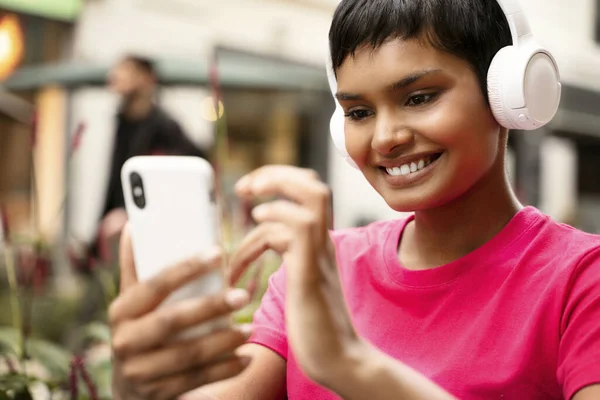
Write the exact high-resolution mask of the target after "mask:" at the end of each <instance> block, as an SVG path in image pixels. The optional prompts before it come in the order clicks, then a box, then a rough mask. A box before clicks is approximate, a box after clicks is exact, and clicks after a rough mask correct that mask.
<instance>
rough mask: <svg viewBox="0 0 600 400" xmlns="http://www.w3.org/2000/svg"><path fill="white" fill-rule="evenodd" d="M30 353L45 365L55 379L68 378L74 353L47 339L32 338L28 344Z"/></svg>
mask: <svg viewBox="0 0 600 400" xmlns="http://www.w3.org/2000/svg"><path fill="white" fill-rule="evenodd" d="M27 350H28V352H29V355H30V356H31V357H32V358H33V359H35V360H36V361H38V362H39V363H40V364H41V365H43V366H44V367H45V368H46V369H47V370H48V373H49V374H50V376H51V378H52V379H53V380H59V381H60V380H66V379H67V377H68V376H69V366H70V362H71V359H72V357H73V356H72V354H70V353H69V352H68V351H66V350H64V349H62V348H61V347H59V346H57V345H55V344H53V343H50V342H48V341H45V340H40V339H31V340H30V341H29V343H28V344H27Z"/></svg>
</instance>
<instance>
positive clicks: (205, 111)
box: [200, 96, 225, 122]
mask: <svg viewBox="0 0 600 400" xmlns="http://www.w3.org/2000/svg"><path fill="white" fill-rule="evenodd" d="M215 108H216V107H215V100H214V99H213V97H212V96H209V97H207V98H205V99H204V100H202V104H201V105H200V113H201V114H200V115H201V116H202V118H203V119H205V120H207V121H211V122H214V121H216V120H217V112H216V110H215ZM224 112H225V108H224V106H223V102H221V101H219V117H218V118H221V117H222V116H223V114H224Z"/></svg>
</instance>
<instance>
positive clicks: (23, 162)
mask: <svg viewBox="0 0 600 400" xmlns="http://www.w3.org/2000/svg"><path fill="white" fill-rule="evenodd" d="M80 7H81V1H80V0H35V1H34V0H0V87H2V88H1V89H0V201H1V203H2V205H3V206H4V207H5V208H6V209H7V212H8V214H9V217H10V220H11V225H13V227H14V228H16V229H17V230H19V231H23V230H27V229H29V228H32V229H36V230H37V229H38V228H41V229H42V230H44V226H41V227H32V226H31V224H30V222H31V220H30V218H31V216H32V215H33V213H32V211H33V210H34V209H35V211H36V212H37V213H38V214H39V215H40V223H41V225H44V224H46V225H48V224H49V220H50V219H55V215H56V214H57V213H59V212H60V202H61V201H60V200H58V197H60V195H58V194H56V193H58V192H60V188H61V185H62V171H63V169H62V165H61V163H59V162H57V161H58V160H59V159H60V158H61V154H62V150H63V149H62V147H61V143H62V140H61V139H62V138H61V135H62V132H63V126H62V123H63V122H64V121H63V120H64V118H62V115H61V114H62V113H63V110H64V104H63V102H62V101H63V96H62V93H61V91H60V89H57V88H52V87H35V88H34V87H32V88H25V89H23V90H19V91H16V92H15V91H10V92H9V91H8V90H7V88H6V87H4V86H5V85H4V82H6V80H7V79H10V77H11V76H13V73H17V74H18V73H19V71H20V70H21V69H22V68H28V67H30V66H34V65H36V66H37V65H44V64H48V63H54V62H57V61H59V60H62V59H64V58H66V57H68V56H69V51H70V46H69V45H70V41H71V38H72V37H71V35H72V31H73V21H74V20H75V18H76V16H77V13H78V11H79V9H80ZM15 70H16V72H15ZM34 116H35V118H34ZM34 120H35V121H36V124H35V125H36V127H37V128H36V129H35V133H36V134H35V135H33V132H34V129H33V125H32V122H33V121H34ZM33 136H35V138H34V137H33ZM34 142H35V146H33V145H34ZM32 148H35V151H32ZM57 150H58V152H57ZM33 160H35V163H33V162H32V161H33ZM32 165H36V170H37V171H36V174H33V171H32ZM34 175H35V176H36V179H35V180H34V179H33V177H34ZM34 182H35V184H36V187H35V190H36V191H37V192H38V193H39V196H38V199H40V198H43V199H44V202H43V203H42V202H38V203H37V204H35V205H34V204H31V199H32V196H31V193H32V190H33V184H34ZM44 204H46V206H45V205H44ZM51 207H52V208H53V210H52V211H51V212H50V211H49V210H50V208H51ZM51 213H52V214H53V217H54V218H53V217H50V216H49V215H50V214H51ZM44 233H45V234H46V233H47V234H50V235H51V234H52V233H53V232H44Z"/></svg>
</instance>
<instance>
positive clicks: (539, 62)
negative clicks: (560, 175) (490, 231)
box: [327, 0, 561, 167]
mask: <svg viewBox="0 0 600 400" xmlns="http://www.w3.org/2000/svg"><path fill="white" fill-rule="evenodd" d="M497 1H498V3H499V4H500V7H501V8H502V11H504V14H505V15H506V19H507V20H508V25H509V26H510V31H511V34H512V42H513V44H512V46H506V47H504V48H502V49H500V51H498V53H496V55H495V56H494V58H493V60H492V63H491V65H490V68H489V71H488V77H487V86H488V97H489V101H490V107H491V110H492V113H493V114H494V117H495V118H496V120H497V121H498V123H499V124H500V125H502V126H504V127H506V128H508V129H518V130H533V129H537V128H540V127H542V126H544V125H546V124H547V123H548V122H550V121H551V120H552V118H554V115H555V114H556V111H557V110H558V105H559V103H560V95H561V84H560V74H559V72H558V65H557V64H556V60H555V59H554V57H553V56H552V54H550V52H549V51H548V50H546V49H544V48H542V47H541V46H540V45H539V44H538V43H537V42H536V41H535V39H534V37H533V35H532V33H531V29H530V27H529V23H528V22H527V18H526V16H525V14H524V13H523V10H522V9H521V6H520V5H519V3H518V0H497ZM327 79H328V81H329V88H330V89H331V93H332V94H333V95H334V100H335V106H336V108H335V111H334V113H333V116H332V117H331V124H330V130H331V137H332V139H333V143H334V145H335V147H336V148H337V149H338V151H339V153H340V154H341V155H342V157H344V158H345V159H346V161H348V163H349V164H350V165H352V166H354V167H356V164H355V163H354V161H353V160H352V159H351V158H350V156H349V154H348V151H347V150H346V138H345V135H344V111H343V110H342V107H341V106H340V104H339V102H338V101H337V99H335V93H336V92H337V81H336V78H335V73H334V71H333V66H332V60H331V54H330V55H329V57H328V58H327Z"/></svg>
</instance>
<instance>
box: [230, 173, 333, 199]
mask: <svg viewBox="0 0 600 400" xmlns="http://www.w3.org/2000/svg"><path fill="white" fill-rule="evenodd" d="M236 191H237V193H238V194H239V195H240V196H257V197H263V196H264V197H269V196H283V197H286V198H288V199H290V200H292V201H294V202H297V203H299V204H302V205H306V206H309V207H311V208H312V207H319V208H321V209H323V210H327V209H328V208H329V207H330V205H331V204H330V203H331V193H330V191H329V189H328V188H327V186H326V185H325V184H324V183H322V182H321V181H320V180H319V177H318V175H317V173H316V172H314V171H311V170H305V169H300V168H296V167H291V166H281V165H269V166H266V167H262V168H259V169H257V170H255V171H254V172H252V173H250V174H248V175H246V176H245V177H244V178H242V179H241V180H240V181H239V182H238V183H237V185H236Z"/></svg>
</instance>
